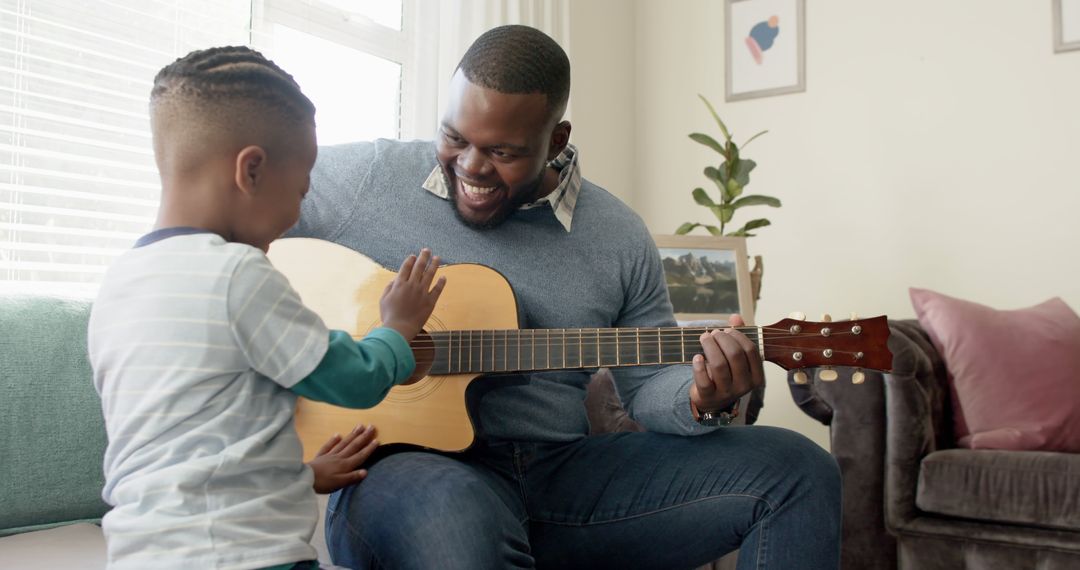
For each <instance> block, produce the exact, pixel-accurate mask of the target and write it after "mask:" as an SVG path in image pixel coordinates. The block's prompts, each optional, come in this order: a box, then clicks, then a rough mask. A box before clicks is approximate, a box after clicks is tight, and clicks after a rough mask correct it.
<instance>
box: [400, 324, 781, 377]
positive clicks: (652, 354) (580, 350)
mask: <svg viewBox="0 0 1080 570" xmlns="http://www.w3.org/2000/svg"><path fill="white" fill-rule="evenodd" d="M738 329H739V330H740V331H742V332H743V334H745V335H746V336H747V338H749V339H750V341H751V342H753V343H754V344H755V345H759V343H760V340H759V339H760V334H759V333H760V331H761V329H760V328H759V327H738ZM712 330H716V329H715V328H683V327H664V328H607V329H503V330H457V331H439V332H432V333H429V335H428V338H424V339H422V340H421V339H420V337H418V340H417V341H414V344H417V343H420V344H424V345H427V346H433V347H434V349H435V353H434V360H433V362H432V367H431V372H430V373H431V374H491V373H496V372H502V373H505V372H525V371H543V370H566V369H575V368H600V367H607V368H613V367H621V366H643V365H655V364H687V363H689V362H690V361H691V359H693V357H694V355H695V354H699V353H700V352H701V342H700V340H699V337H700V336H701V335H702V334H704V333H705V332H708V331H712Z"/></svg>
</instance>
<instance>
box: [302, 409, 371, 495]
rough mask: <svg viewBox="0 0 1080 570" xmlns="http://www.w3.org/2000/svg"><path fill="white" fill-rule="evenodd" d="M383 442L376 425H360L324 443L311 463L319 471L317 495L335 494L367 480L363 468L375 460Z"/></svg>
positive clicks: (316, 476)
mask: <svg viewBox="0 0 1080 570" xmlns="http://www.w3.org/2000/svg"><path fill="white" fill-rule="evenodd" d="M378 446H379V442H378V441H376V440H375V426H366V427H365V426H364V425H363V424H359V425H357V426H356V427H354V428H353V430H352V431H351V432H349V433H348V434H346V435H345V437H341V434H336V435H334V437H332V438H330V439H329V440H328V441H327V442H326V443H324V444H323V446H322V449H320V450H319V451H318V453H316V454H315V458H314V459H312V460H311V461H309V462H308V465H309V466H311V470H312V471H314V472H315V485H314V487H315V492H316V493H320V494H327V493H333V492H334V491H337V490H338V489H341V488H342V487H347V486H349V485H353V484H355V483H359V482H360V481H363V480H364V477H367V469H360V468H359V467H360V466H361V465H363V464H364V462H365V461H367V460H368V458H369V457H371V454H372V453H373V452H374V451H375V448H376V447H378Z"/></svg>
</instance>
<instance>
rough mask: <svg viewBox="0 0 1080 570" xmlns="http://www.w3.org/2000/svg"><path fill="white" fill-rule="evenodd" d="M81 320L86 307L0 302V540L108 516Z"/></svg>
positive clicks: (100, 423) (39, 300)
mask: <svg viewBox="0 0 1080 570" xmlns="http://www.w3.org/2000/svg"><path fill="white" fill-rule="evenodd" d="M89 315H90V302H89V301H82V300H79V301H77V300H64V299H57V298H43V297H24V296H18V297H0V354H2V355H3V357H2V358H0V394H2V395H3V396H2V397H0V434H2V436H0V504H2V505H3V515H2V516H0V536H6V535H9V534H15V533H17V532H23V531H27V530H32V529H40V528H47V527H49V526H55V525H57V524H64V523H67V522H72V521H78V520H87V519H89V520H96V519H99V518H100V517H101V516H102V515H103V514H104V513H105V512H106V511H107V510H108V507H107V505H106V504H105V503H104V502H103V501H102V500H101V489H102V487H103V486H104V484H105V477H104V475H103V473H102V465H101V462H102V458H103V457H104V453H105V443H106V437H105V422H104V420H103V419H102V415H101V403H100V400H99V399H98V396H97V392H95V391H94V386H93V378H92V375H91V371H90V363H89V359H88V357H87V354H86V325H87V320H88V318H89Z"/></svg>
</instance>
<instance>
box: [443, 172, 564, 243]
mask: <svg viewBox="0 0 1080 570" xmlns="http://www.w3.org/2000/svg"><path fill="white" fill-rule="evenodd" d="M546 171H547V169H546V168H545V169H544V170H541V171H540V176H538V177H537V178H536V183H535V184H533V188H532V190H530V191H528V192H517V193H515V194H511V196H510V200H509V201H508V202H506V203H504V204H503V205H501V206H499V209H498V210H496V211H495V214H494V215H492V216H491V217H490V218H488V219H486V220H484V221H482V222H476V221H473V220H470V219H468V218H466V217H465V216H464V215H462V213H461V208H460V207H458V182H457V181H456V180H455V181H454V183H453V184H451V185H450V192H449V194H450V204H451V205H453V207H454V215H455V216H457V218H458V220H461V223H463V224H465V225H466V226H469V227H470V228H472V229H474V230H493V229H495V228H497V227H499V226H501V225H502V224H503V222H505V221H506V220H508V219H509V218H510V216H513V215H514V212H517V211H518V208H520V207H521V206H524V205H525V204H528V203H529V202H532V201H534V200H535V199H536V194H537V193H538V192H539V190H540V187H541V186H542V185H543V183H544V174H545V172H546Z"/></svg>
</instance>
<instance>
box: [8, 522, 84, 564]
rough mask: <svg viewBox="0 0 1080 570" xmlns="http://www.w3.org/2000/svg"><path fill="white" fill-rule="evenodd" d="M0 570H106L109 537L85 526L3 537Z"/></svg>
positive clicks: (70, 526)
mask: <svg viewBox="0 0 1080 570" xmlns="http://www.w3.org/2000/svg"><path fill="white" fill-rule="evenodd" d="M0 568H79V569H80V570H96V569H98V568H100V569H101V570H104V569H105V536H104V535H103V534H102V533H101V527H99V526H97V525H93V524H89V523H81V524H72V525H67V526H63V527H60V528H54V529H50V530H38V531H33V532H27V533H24V534H20V535H18V536H9V537H7V538H0Z"/></svg>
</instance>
